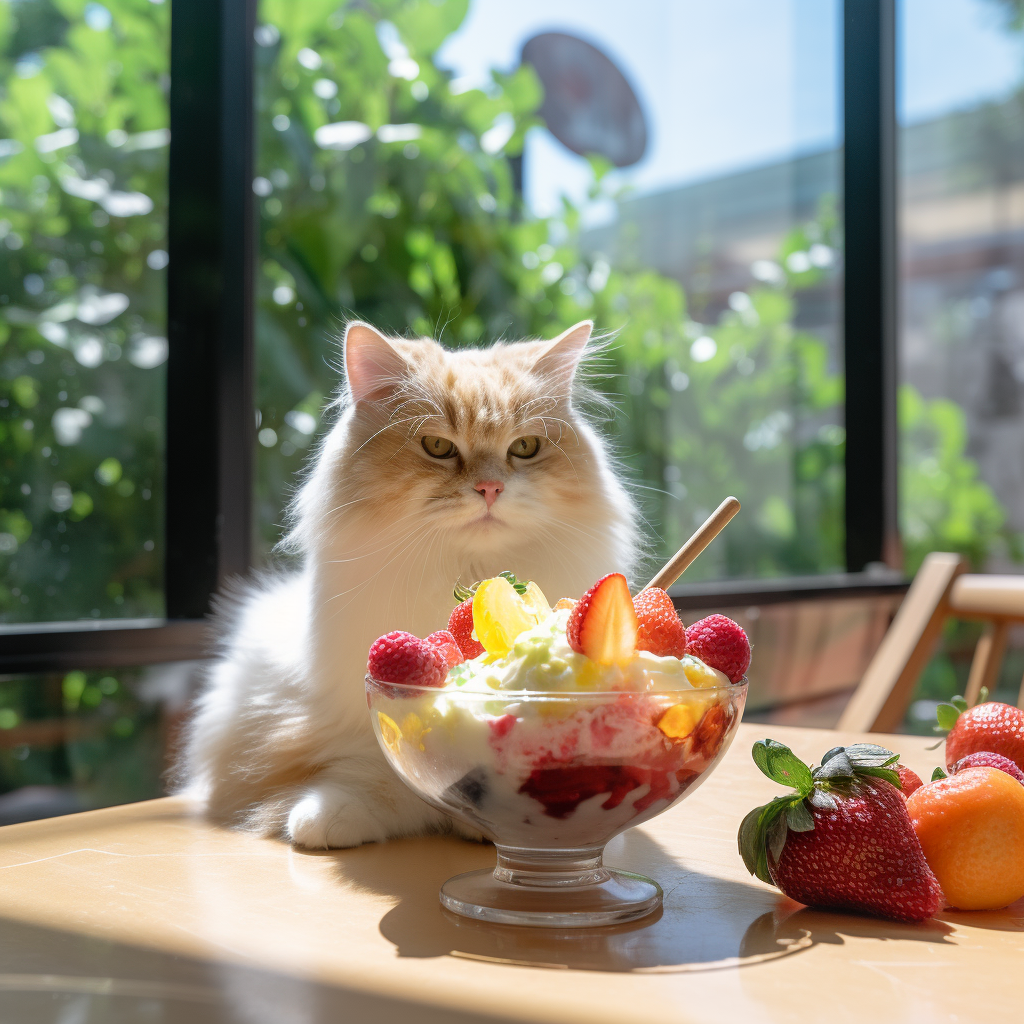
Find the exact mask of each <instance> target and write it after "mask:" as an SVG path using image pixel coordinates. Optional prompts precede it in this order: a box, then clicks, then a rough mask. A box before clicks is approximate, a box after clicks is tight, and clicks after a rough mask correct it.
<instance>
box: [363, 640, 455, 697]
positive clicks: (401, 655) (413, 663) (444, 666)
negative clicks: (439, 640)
mask: <svg viewBox="0 0 1024 1024" xmlns="http://www.w3.org/2000/svg"><path fill="white" fill-rule="evenodd" d="M366 671H367V672H368V673H369V674H370V675H371V676H373V678H374V679H379V680H380V681H381V682H383V683H405V684H406V685H407V686H443V685H444V680H445V676H447V675H448V661H447V659H446V656H445V654H444V653H443V652H442V650H441V649H440V648H439V647H438V646H436V645H435V644H433V643H430V642H429V641H427V640H421V639H420V638H419V637H417V636H413V635H412V633H404V632H402V631H401V630H396V631H395V632H393V633H385V634H384V636H382V637H378V638H377V639H376V640H374V641H373V644H372V645H371V646H370V655H369V657H368V658H367V662H366Z"/></svg>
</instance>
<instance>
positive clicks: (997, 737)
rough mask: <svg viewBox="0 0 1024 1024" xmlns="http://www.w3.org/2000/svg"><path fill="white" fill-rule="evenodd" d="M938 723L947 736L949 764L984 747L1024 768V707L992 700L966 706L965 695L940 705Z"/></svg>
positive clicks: (948, 766)
mask: <svg viewBox="0 0 1024 1024" xmlns="http://www.w3.org/2000/svg"><path fill="white" fill-rule="evenodd" d="M937 717H938V720H939V726H940V727H941V728H942V729H947V730H949V734H948V735H947V736H946V767H947V768H951V767H952V766H953V765H954V764H956V762H957V761H959V760H960V758H962V757H966V756H967V755H968V754H974V753H977V752H978V751H981V750H988V751H991V752H992V753H993V754H1002V755H1003V757H1008V758H1009V759H1010V760H1011V761H1013V763H1014V764H1015V765H1016V766H1017V767H1018V768H1020V769H1021V770H1022V771H1024V710H1022V709H1021V708H1015V707H1013V705H1011V704H1001V703H999V702H997V701H989V702H987V703H985V704H977V705H975V706H974V707H973V708H968V707H967V702H966V701H965V700H964V699H963V698H962V697H954V698H953V701H952V702H951V703H949V704H940V705H939V707H938V714H937Z"/></svg>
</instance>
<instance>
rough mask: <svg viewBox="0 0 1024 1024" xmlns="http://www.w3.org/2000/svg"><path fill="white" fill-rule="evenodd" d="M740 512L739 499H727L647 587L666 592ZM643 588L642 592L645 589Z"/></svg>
mask: <svg viewBox="0 0 1024 1024" xmlns="http://www.w3.org/2000/svg"><path fill="white" fill-rule="evenodd" d="M739 510H740V503H739V499H737V498H733V497H728V498H726V499H725V501H723V502H722V504H721V505H719V506H718V508H716V509H715V511H714V512H712V513H711V515H710V516H708V518H707V519H706V520H705V522H704V525H703V526H701V528H700V529H699V530H697V532H696V533H695V534H694V535H693V536H692V537H691V538H690V539H689V540H688V541H687V542H686V543H685V544H684V545H683V546H682V547H681V548H680V549H679V550H678V551H677V552H676V553H675V554H674V555H673V556H672V557H671V558H670V559H669V560H668V561H667V562H666V563H665V564H664V565H663V566H662V567H661V569H660V570H659V571H658V573H657V575H656V576H655V577H654V579H652V580H651V582H650V583H648V584H647V587H661V589H662V590H668V588H669V587H671V586H672V584H673V583H675V581H676V580H677V579H679V577H680V576H681V575H682V574H683V570H684V569H686V568H687V567H688V566H689V565H690V563H691V562H692V561H693V560H694V559H695V558H696V557H697V556H698V555H699V554H700V553H701V552H702V551H703V550H704V549H705V548H706V547H707V546H708V545H709V544H710V543H711V542H712V541H713V540H714V539H715V538H716V537H717V536H718V535H719V533H721V532H722V530H723V529H724V528H725V525H726V524H727V523H728V522H729V520H730V519H732V517H733V516H734V515H736V513H737V512H739ZM647 587H644V590H646V589H647Z"/></svg>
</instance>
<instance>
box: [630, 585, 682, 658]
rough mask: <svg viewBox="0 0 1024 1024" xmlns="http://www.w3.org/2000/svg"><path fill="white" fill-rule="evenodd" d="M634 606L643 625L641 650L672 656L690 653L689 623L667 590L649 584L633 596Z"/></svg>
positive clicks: (662, 655) (640, 633)
mask: <svg viewBox="0 0 1024 1024" xmlns="http://www.w3.org/2000/svg"><path fill="white" fill-rule="evenodd" d="M633 608H634V610H635V611H636V617H637V621H638V622H639V625H640V628H639V632H638V634H637V641H636V646H637V649H638V650H641V651H650V652H651V654H657V655H659V656H661V657H668V658H681V657H683V655H685V654H686V626H684V625H683V623H682V620H681V619H680V618H679V616H678V615H677V614H676V609H675V606H674V605H673V604H672V598H671V597H669V596H668V594H667V592H666V591H664V590H662V589H661V588H660V587H646V588H645V589H644V590H641V591H640V593H639V594H637V595H636V597H634V598H633Z"/></svg>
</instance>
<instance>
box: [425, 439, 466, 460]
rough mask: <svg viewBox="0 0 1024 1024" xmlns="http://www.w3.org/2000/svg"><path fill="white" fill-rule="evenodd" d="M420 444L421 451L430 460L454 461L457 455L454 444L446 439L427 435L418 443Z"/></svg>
mask: <svg viewBox="0 0 1024 1024" xmlns="http://www.w3.org/2000/svg"><path fill="white" fill-rule="evenodd" d="M420 444H422V445H423V450H424V451H425V452H426V453H427V454H428V455H429V456H430V457H431V458H432V459H454V458H455V456H456V455H458V454H459V449H458V448H456V447H455V443H454V442H453V441H449V440H448V438H447V437H433V436H431V435H430V434H427V435H426V437H424V438H423V440H422V441H420Z"/></svg>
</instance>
